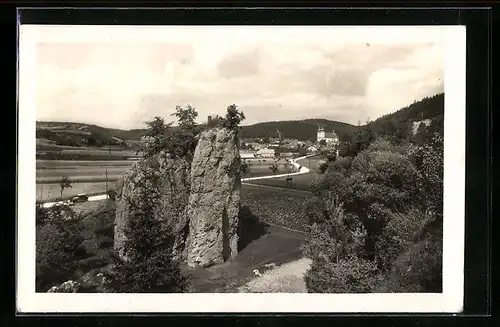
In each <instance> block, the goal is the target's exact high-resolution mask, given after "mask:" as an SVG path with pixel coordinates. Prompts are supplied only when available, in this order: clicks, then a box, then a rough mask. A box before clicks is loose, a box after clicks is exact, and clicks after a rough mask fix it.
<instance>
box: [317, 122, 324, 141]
mask: <svg viewBox="0 0 500 327" xmlns="http://www.w3.org/2000/svg"><path fill="white" fill-rule="evenodd" d="M324 138H325V129H324V128H323V126H321V125H318V136H317V140H318V141H321V140H322V139H324Z"/></svg>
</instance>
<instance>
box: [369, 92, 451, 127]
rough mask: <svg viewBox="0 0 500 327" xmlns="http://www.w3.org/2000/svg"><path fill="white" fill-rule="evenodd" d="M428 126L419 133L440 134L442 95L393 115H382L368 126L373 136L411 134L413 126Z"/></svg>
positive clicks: (442, 117)
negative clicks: (426, 124) (422, 124)
mask: <svg viewBox="0 0 500 327" xmlns="http://www.w3.org/2000/svg"><path fill="white" fill-rule="evenodd" d="M429 121H430V124H429V126H427V127H425V128H422V129H421V130H420V131H421V132H422V131H424V132H426V133H434V132H439V133H442V132H443V129H444V126H443V123H444V93H440V94H437V95H434V96H432V97H426V98H423V99H422V100H420V101H417V102H414V103H413V104H411V105H409V106H407V107H404V108H402V109H400V110H398V111H396V112H394V113H391V114H387V115H384V116H382V117H380V118H378V119H376V120H374V121H372V122H371V123H369V124H368V125H369V126H370V128H371V130H372V131H373V132H374V133H375V134H387V135H395V134H397V133H402V131H403V130H404V132H405V133H412V130H413V125H414V123H415V124H417V125H418V124H419V123H420V122H429Z"/></svg>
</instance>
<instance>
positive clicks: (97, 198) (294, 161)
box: [42, 155, 312, 232]
mask: <svg viewBox="0 0 500 327" xmlns="http://www.w3.org/2000/svg"><path fill="white" fill-rule="evenodd" d="M311 156H312V155H308V156H304V157H300V158H296V159H292V160H290V162H291V163H292V164H293V165H294V166H295V168H297V169H299V167H300V170H299V171H298V172H296V173H289V174H280V175H270V176H259V177H248V178H242V179H241V181H242V182H244V181H252V180H256V179H271V178H279V177H286V176H295V175H302V174H307V173H308V172H309V168H307V167H304V166H301V165H300V164H298V163H297V161H298V160H302V159H305V158H308V157H311ZM107 198H108V195H107V194H100V195H94V196H90V197H89V198H88V201H100V200H105V199H107ZM55 204H68V202H64V201H56V202H45V203H43V204H42V206H43V207H44V208H50V207H52V206H53V205H55ZM276 226H277V225H276ZM279 227H281V226H279ZM298 232H300V231H298Z"/></svg>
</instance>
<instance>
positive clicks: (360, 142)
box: [352, 124, 376, 154]
mask: <svg viewBox="0 0 500 327" xmlns="http://www.w3.org/2000/svg"><path fill="white" fill-rule="evenodd" d="M375 138H376V136H375V133H374V132H373V130H372V128H371V126H370V124H368V125H366V126H364V127H362V128H361V129H360V130H358V131H357V132H356V133H355V134H354V142H353V143H354V144H353V146H354V147H353V149H352V150H353V152H354V153H356V154H357V153H359V152H361V151H363V150H365V149H367V148H368V146H369V145H370V144H371V143H372V142H373V141H374V140H375Z"/></svg>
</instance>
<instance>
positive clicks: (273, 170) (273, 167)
mask: <svg viewBox="0 0 500 327" xmlns="http://www.w3.org/2000/svg"><path fill="white" fill-rule="evenodd" d="M269 169H270V170H271V172H272V173H273V175H275V174H276V173H277V172H278V170H279V168H278V165H277V164H275V163H273V164H272V165H271V166H270V167H269Z"/></svg>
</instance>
